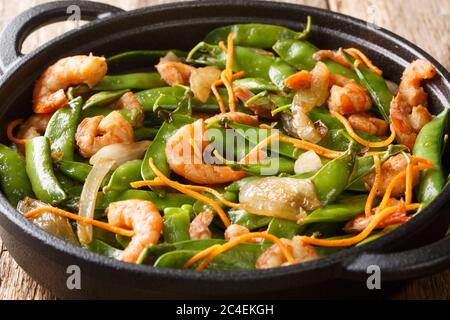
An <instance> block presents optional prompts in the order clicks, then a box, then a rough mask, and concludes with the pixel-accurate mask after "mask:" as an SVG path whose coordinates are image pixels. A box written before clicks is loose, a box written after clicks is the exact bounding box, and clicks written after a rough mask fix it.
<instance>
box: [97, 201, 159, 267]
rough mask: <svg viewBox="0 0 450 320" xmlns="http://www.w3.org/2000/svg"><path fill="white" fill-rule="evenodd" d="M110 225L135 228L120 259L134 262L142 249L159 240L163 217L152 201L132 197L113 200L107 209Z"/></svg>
mask: <svg viewBox="0 0 450 320" xmlns="http://www.w3.org/2000/svg"><path fill="white" fill-rule="evenodd" d="M106 213H107V215H108V223H109V224H110V225H113V226H116V227H121V228H130V229H133V230H134V232H135V235H134V236H133V237H132V238H131V242H130V244H129V245H128V246H127V247H126V249H125V250H124V251H123V252H122V254H121V255H120V256H119V259H120V260H122V261H126V262H131V263H134V262H136V260H137V259H138V257H139V255H140V254H141V252H142V250H143V249H145V248H146V247H147V246H148V245H150V244H155V243H157V242H158V240H159V237H160V236H161V230H162V228H163V219H162V217H161V214H160V213H159V211H158V208H157V207H156V206H155V205H154V204H153V202H151V201H147V200H140V199H132V200H124V201H117V202H112V203H110V204H109V206H108V208H107V209H106Z"/></svg>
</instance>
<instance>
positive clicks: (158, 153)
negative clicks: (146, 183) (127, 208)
mask: <svg viewBox="0 0 450 320" xmlns="http://www.w3.org/2000/svg"><path fill="white" fill-rule="evenodd" d="M193 120H194V119H192V118H190V117H186V116H183V115H179V114H178V115H174V116H173V118H172V122H170V123H169V122H164V124H163V125H162V126H161V128H160V129H159V131H158V134H157V135H156V137H155V139H154V140H153V143H152V144H151V145H150V146H149V147H148V149H147V151H146V153H145V157H144V161H143V162H142V167H141V175H142V179H144V180H152V179H154V178H155V175H154V173H153V171H152V170H151V169H150V166H149V164H148V163H149V160H150V158H152V159H153V161H154V163H155V165H156V167H158V169H159V170H161V172H162V173H163V174H164V175H166V176H169V175H170V167H169V164H168V163H167V159H166V142H167V140H168V139H169V138H170V137H171V136H172V135H173V134H174V133H175V132H176V131H177V130H178V129H179V128H181V127H182V126H184V125H186V124H189V123H192V122H193Z"/></svg>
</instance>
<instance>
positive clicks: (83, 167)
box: [57, 160, 92, 183]
mask: <svg viewBox="0 0 450 320" xmlns="http://www.w3.org/2000/svg"><path fill="white" fill-rule="evenodd" d="M57 168H58V170H59V171H61V172H62V173H64V174H65V175H66V176H68V177H70V178H72V179H74V180H76V181H78V182H83V183H84V181H85V180H86V178H87V176H88V174H89V172H91V169H92V166H91V165H90V164H87V163H84V162H78V161H69V160H61V161H59V162H58V163H57Z"/></svg>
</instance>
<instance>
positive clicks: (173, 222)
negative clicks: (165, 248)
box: [163, 207, 191, 243]
mask: <svg viewBox="0 0 450 320" xmlns="http://www.w3.org/2000/svg"><path fill="white" fill-rule="evenodd" d="M189 213H190V211H189V210H187V209H186V208H183V207H181V208H176V207H169V208H165V209H164V217H163V220H164V223H163V236H164V240H165V241H166V242H168V243H174V242H179V241H185V240H189V224H190V222H191V221H190V215H189Z"/></svg>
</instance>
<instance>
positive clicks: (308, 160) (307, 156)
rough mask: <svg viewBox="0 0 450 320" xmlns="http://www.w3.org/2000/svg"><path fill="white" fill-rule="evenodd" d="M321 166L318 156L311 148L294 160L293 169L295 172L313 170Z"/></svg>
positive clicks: (300, 172)
mask: <svg viewBox="0 0 450 320" xmlns="http://www.w3.org/2000/svg"><path fill="white" fill-rule="evenodd" d="M320 168H322V161H321V160H320V157H319V156H318V155H317V153H315V152H314V151H313V150H309V151H307V152H305V153H302V154H301V155H300V156H299V157H298V159H297V160H296V161H295V166H294V171H295V173H296V174H302V173H307V172H315V171H317V170H319V169H320Z"/></svg>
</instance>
